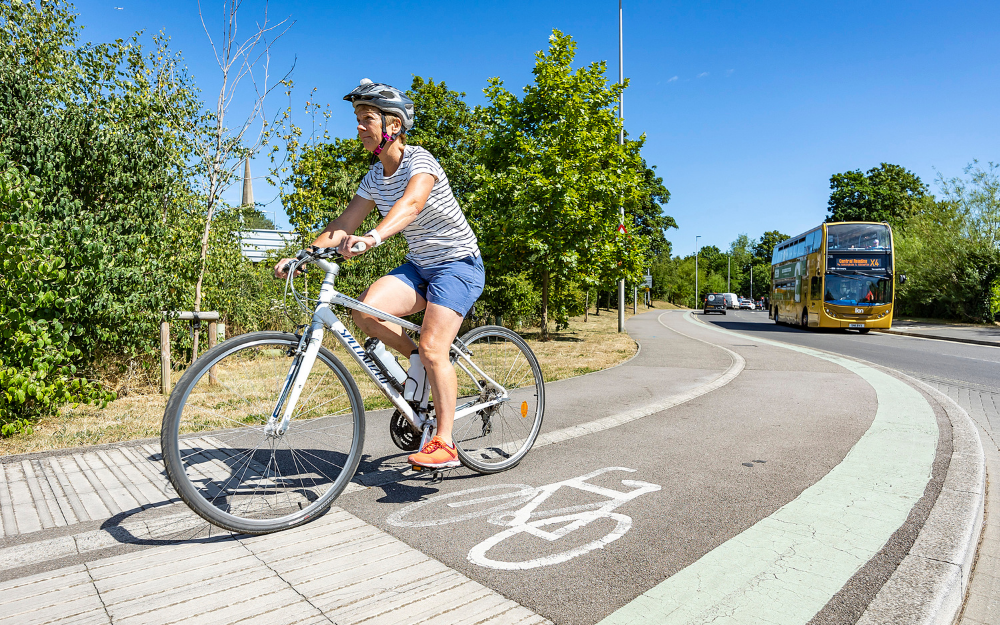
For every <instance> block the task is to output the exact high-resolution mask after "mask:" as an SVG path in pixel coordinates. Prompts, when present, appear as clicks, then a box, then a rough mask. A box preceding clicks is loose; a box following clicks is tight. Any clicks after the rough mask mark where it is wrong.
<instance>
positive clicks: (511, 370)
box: [452, 326, 545, 473]
mask: <svg viewBox="0 0 1000 625" xmlns="http://www.w3.org/2000/svg"><path fill="white" fill-rule="evenodd" d="M462 342H463V343H464V344H465V346H466V347H467V348H468V349H469V351H470V352H471V353H472V356H471V359H472V361H473V362H475V363H476V365H477V366H479V367H480V368H481V369H483V371H484V372H485V373H486V374H487V375H489V376H490V377H492V378H493V379H494V380H496V382H497V383H499V384H500V385H502V386H503V387H504V388H506V389H507V390H508V392H509V393H510V399H511V401H508V402H505V403H502V404H498V405H496V406H494V407H492V408H488V409H486V410H482V411H480V412H478V413H476V414H474V415H470V416H468V417H464V418H463V419H459V420H456V422H455V426H454V430H453V433H452V438H453V440H454V442H455V448H456V450H457V451H458V458H459V460H460V461H461V462H462V464H463V465H465V466H466V467H468V468H470V469H472V470H473V471H476V472H478V473H498V472H500V471H506V470H507V469H510V468H512V467H514V466H516V465H517V464H518V463H519V462H520V461H521V459H523V458H524V456H525V455H526V454H527V453H528V451H530V450H531V447H532V446H533V445H534V444H535V439H536V438H538V432H539V430H540V429H541V427H542V418H543V417H544V413H545V381H544V380H543V378H542V369H541V367H540V366H539V365H538V359H537V358H536V357H535V354H534V352H532V351H531V348H530V347H528V344H527V343H526V342H525V341H524V339H522V338H521V337H520V336H519V335H518V334H517V333H516V332H514V331H513V330H509V329H507V328H504V327H501V326H482V327H479V328H474V329H473V330H470V331H469V332H467V333H466V334H465V335H464V336H463V337H462ZM460 364H462V361H461V359H457V360H456V362H455V373H456V376H457V377H458V401H457V405H459V406H461V405H462V404H463V403H467V402H469V401H474V400H475V399H476V398H477V396H478V397H479V399H480V400H482V399H485V397H484V396H483V394H482V393H480V394H479V395H477V393H479V390H478V385H477V384H476V383H477V382H478V380H476V379H474V378H470V371H471V372H472V373H475V371H474V370H472V369H471V368H470V369H469V371H466V370H465V369H464V368H463V367H461V366H459V365H460ZM529 415H530V417H531V420H530V421H527V419H528V417H529Z"/></svg>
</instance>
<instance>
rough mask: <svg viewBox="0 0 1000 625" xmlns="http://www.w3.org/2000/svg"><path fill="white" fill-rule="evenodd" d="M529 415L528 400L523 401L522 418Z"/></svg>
mask: <svg viewBox="0 0 1000 625" xmlns="http://www.w3.org/2000/svg"><path fill="white" fill-rule="evenodd" d="M527 416H528V402H526V401H522V402H521V418H522V419H523V418H525V417H527Z"/></svg>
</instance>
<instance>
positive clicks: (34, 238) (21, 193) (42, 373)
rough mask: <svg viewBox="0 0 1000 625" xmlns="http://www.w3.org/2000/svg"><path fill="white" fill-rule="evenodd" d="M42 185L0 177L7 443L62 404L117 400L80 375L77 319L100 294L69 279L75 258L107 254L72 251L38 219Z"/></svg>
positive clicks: (0, 406)
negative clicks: (69, 258)
mask: <svg viewBox="0 0 1000 625" xmlns="http://www.w3.org/2000/svg"><path fill="white" fill-rule="evenodd" d="M38 182H39V181H38V179H37V178H28V177H27V176H25V175H24V173H23V172H21V171H19V170H18V169H17V168H16V167H14V166H11V165H6V166H5V167H4V169H3V170H0V229H2V233H3V243H2V245H0V435H2V436H10V435H13V434H16V433H19V432H30V431H31V424H32V423H33V422H34V421H35V420H37V418H38V417H40V416H44V415H48V414H52V413H53V412H55V410H56V409H57V408H58V407H59V406H60V405H62V404H66V403H73V402H81V403H99V404H101V405H102V406H103V404H104V403H106V402H108V401H110V400H112V399H114V394H113V393H108V392H106V391H104V390H102V388H101V386H100V385H99V384H98V383H95V382H92V381H90V380H87V379H85V378H83V377H81V376H78V375H77V366H78V365H79V364H80V363H81V361H82V354H81V352H80V350H79V349H78V348H77V347H76V345H75V344H74V340H73V339H74V336H75V332H76V330H77V328H76V327H75V325H64V324H63V322H62V321H60V320H61V319H65V318H66V317H70V318H72V317H73V316H74V314H75V313H76V312H77V310H78V309H79V308H80V306H81V305H82V303H83V302H84V300H85V299H86V298H87V297H88V296H89V295H90V294H91V292H92V289H93V288H94V286H95V282H96V280H95V278H96V275H95V273H94V272H93V271H88V270H82V271H68V270H67V266H68V265H69V263H67V256H77V257H79V256H86V255H88V254H103V253H106V249H105V248H104V247H103V246H100V245H99V244H91V245H88V246H85V247H84V248H83V249H75V248H73V247H72V246H71V245H70V243H71V242H70V241H69V240H68V238H67V237H65V236H63V234H64V233H62V232H60V231H59V230H56V229H54V228H52V227H51V226H50V225H49V224H46V223H44V222H40V221H38V220H37V219H36V217H37V215H38V214H39V213H40V212H41V203H40V201H39V197H38V196H39V192H38Z"/></svg>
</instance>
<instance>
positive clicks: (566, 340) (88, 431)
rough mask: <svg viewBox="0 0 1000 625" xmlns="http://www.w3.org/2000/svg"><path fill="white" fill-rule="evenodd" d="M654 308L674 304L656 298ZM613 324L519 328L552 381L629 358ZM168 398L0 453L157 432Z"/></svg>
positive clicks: (87, 411)
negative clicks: (548, 336) (544, 333)
mask: <svg viewBox="0 0 1000 625" xmlns="http://www.w3.org/2000/svg"><path fill="white" fill-rule="evenodd" d="M656 308H657V309H659V310H664V309H669V308H676V307H675V306H673V305H672V304H668V303H665V302H656ZM643 312H646V310H645V309H642V308H640V309H639V313H640V314H641V313H643ZM626 316H627V317H631V316H632V309H631V307H629V308H628V309H627V311H626ZM617 330H618V315H617V313H616V311H607V310H602V311H601V312H600V314H599V315H595V314H593V313H591V314H590V315H589V317H588V321H586V322H584V320H583V317H582V316H581V317H576V318H573V319H571V320H570V324H569V327H568V328H567V329H565V330H563V331H561V332H558V333H554V334H553V335H552V336H553V339H552V340H550V341H546V342H542V341H540V340H539V332H538V331H537V329H528V330H527V331H523V332H522V333H521V334H522V336H523V337H524V338H525V339H526V340H527V342H528V344H529V345H530V346H531V349H532V350H533V351H534V352H535V354H536V355H537V356H538V360H539V362H540V363H541V365H542V374H543V376H544V377H545V381H546V382H553V381H555V380H561V379H564V378H570V377H575V376H578V375H584V374H586V373H591V372H594V371H600V370H602V369H607V368H608V367H613V366H615V365H617V364H619V363H621V362H624V361H625V360H628V359H629V358H631V357H632V356H633V355H634V354H635V351H636V344H635V341H633V340H632V338H631V337H629V336H628V335H627V334H619V333H618V332H617ZM325 342H326V341H325ZM327 346H328V347H330V348H331V349H333V351H334V353H336V354H337V356H338V357H339V358H340V360H341V361H342V362H344V363H345V364H346V365H348V368H349V369H350V371H351V373H352V375H354V378H355V380H356V381H357V382H358V387H359V388H360V390H361V393H362V396H363V397H364V403H365V407H366V408H367V409H369V410H373V409H378V408H386V407H389V402H388V400H386V399H385V397H384V396H382V395H381V393H379V392H378V391H377V390H376V389H375V387H374V385H373V384H372V383H371V381H370V380H369V379H368V378H367V377H366V376H363V375H362V374H361V372H360V368H359V367H358V366H357V365H356V364H355V363H354V362H353V360H351V359H350V358H349V357H348V356H347V354H345V353H342V348H341V347H340V346H339V345H333V344H330V343H327ZM178 378H180V373H175V377H174V382H175V383H176V381H177V379H178ZM166 403H167V398H166V397H165V396H163V395H160V394H154V393H148V394H132V395H129V396H127V397H123V398H121V399H118V400H117V401H114V402H112V403H110V404H108V406H107V407H106V408H104V409H103V410H100V409H97V408H95V407H93V406H78V407H75V408H73V407H67V408H64V409H63V410H62V411H60V413H59V414H58V415H56V416H54V417H50V418H46V419H43V420H42V421H41V422H40V423H38V424H37V425H36V426H35V431H34V433H32V434H30V435H18V436H15V437H12V438H6V439H0V455H9V454H21V453H29V452H39V451H48V450H52V449H64V448H68V447H81V446H86V445H99V444H103V443H116V442H121V441H128V440H136V439H143V438H157V437H159V435H160V421H161V420H162V418H163V410H164V408H165V407H166Z"/></svg>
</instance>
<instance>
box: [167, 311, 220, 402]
mask: <svg viewBox="0 0 1000 625" xmlns="http://www.w3.org/2000/svg"><path fill="white" fill-rule="evenodd" d="M219 316H220V315H219V313H218V312H216V311H214V310H212V311H205V312H197V313H196V312H191V311H188V310H185V311H180V312H168V311H163V317H164V319H163V321H161V322H160V378H161V380H160V391H162V392H163V394H164V395H169V394H170V386H171V382H170V321H172V320H174V319H176V320H179V321H194V320H195V319H196V318H197V319H200V320H201V321H208V322H209V324H208V328H209V329H208V334H209V337H208V347H209V349H211V348H212V347H214V346H215V343H216V341H217V338H216V323H217V322H218V320H219ZM195 360H197V354H195V355H194V357H193V358H192V359H191V363H192V364H193V363H194V361H195ZM208 375H209V384H216V383H218V380H217V379H216V375H215V367H212V369H211V371H209V372H208Z"/></svg>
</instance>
